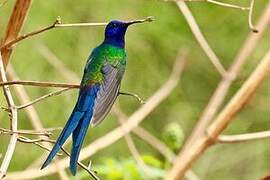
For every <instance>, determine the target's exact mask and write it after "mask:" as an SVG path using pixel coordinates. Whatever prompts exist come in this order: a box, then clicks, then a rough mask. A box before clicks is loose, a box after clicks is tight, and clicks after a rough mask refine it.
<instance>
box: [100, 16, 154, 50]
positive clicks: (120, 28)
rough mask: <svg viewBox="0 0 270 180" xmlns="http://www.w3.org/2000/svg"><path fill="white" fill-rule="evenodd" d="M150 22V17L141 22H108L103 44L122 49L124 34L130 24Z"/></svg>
mask: <svg viewBox="0 0 270 180" xmlns="http://www.w3.org/2000/svg"><path fill="white" fill-rule="evenodd" d="M152 20H153V18H152V17H149V18H146V19H143V20H134V21H128V22H125V21H119V20H113V21H111V22H109V24H108V25H107V26H106V29H105V40H104V42H105V43H108V44H111V45H115V46H118V47H122V48H124V46H125V34H126V31H127V28H128V27H129V26H130V25H132V24H136V23H143V22H146V21H152Z"/></svg>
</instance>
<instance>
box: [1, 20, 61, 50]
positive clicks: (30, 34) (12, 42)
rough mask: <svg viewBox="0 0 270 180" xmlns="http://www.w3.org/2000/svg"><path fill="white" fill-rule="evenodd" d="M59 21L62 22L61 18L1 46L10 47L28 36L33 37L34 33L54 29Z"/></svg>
mask: <svg viewBox="0 0 270 180" xmlns="http://www.w3.org/2000/svg"><path fill="white" fill-rule="evenodd" d="M59 23H60V21H59V19H56V20H55V22H53V24H51V25H49V26H47V27H45V28H42V29H39V30H36V31H33V32H30V33H28V34H24V35H21V36H18V37H16V38H15V39H13V40H11V41H8V42H7V43H5V44H3V45H2V46H1V47H0V49H3V48H10V47H11V46H12V45H14V44H16V43H18V42H19V41H22V40H24V39H26V38H29V37H31V36H34V35H36V34H40V33H42V32H44V31H48V30H50V29H52V28H55V27H56V24H59Z"/></svg>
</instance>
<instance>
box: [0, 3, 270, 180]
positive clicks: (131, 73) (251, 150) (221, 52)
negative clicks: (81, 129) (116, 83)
mask: <svg viewBox="0 0 270 180" xmlns="http://www.w3.org/2000/svg"><path fill="white" fill-rule="evenodd" d="M14 2H15V1H14V0H10V1H8V3H7V4H6V5H5V6H4V7H2V8H1V9H0V32H1V37H3V35H4V32H5V27H6V24H7V22H8V18H9V16H10V13H11V11H12V7H13V4H14ZM226 2H232V3H235V4H237V3H238V4H239V5H244V6H248V4H249V1H248V0H244V1H240V0H236V1H232V0H231V1H226ZM268 2H269V1H267V0H264V1H263V0H262V1H256V3H255V9H254V17H253V19H254V21H255V22H256V20H257V18H258V17H259V15H260V14H261V13H262V11H263V9H264V7H265V6H266V4H267V3H268ZM188 5H189V7H190V8H191V10H192V12H193V15H194V16H195V18H196V20H197V22H198V24H199V26H200V28H201V30H202V32H203V34H204V35H205V36H206V38H207V40H208V41H209V44H210V46H211V47H213V49H214V51H215V52H216V54H217V55H218V57H220V59H221V61H222V64H223V65H224V66H225V67H226V68H227V67H229V65H230V63H231V62H232V60H233V58H234V57H235V55H236V53H237V52H238V50H239V48H240V47H241V45H242V43H243V42H244V40H245V38H246V36H247V35H248V33H249V32H250V30H249V28H248V21H247V20H248V13H247V12H245V11H240V10H235V9H230V8H224V7H220V6H216V5H212V4H208V3H204V2H193V3H188ZM149 15H151V16H155V18H156V21H154V22H153V23H147V24H143V25H138V26H134V27H132V28H130V29H129V30H128V32H127V36H126V49H127V52H128V67H127V71H126V74H125V77H124V80H123V83H122V90H125V91H129V92H134V93H137V94H139V95H141V96H142V97H143V98H144V99H147V98H148V97H150V96H151V95H152V94H153V93H154V92H155V91H156V90H157V89H158V88H159V87H160V86H162V84H163V83H164V82H165V81H166V79H167V78H168V76H169V74H170V72H171V69H172V66H173V63H174V60H175V58H176V55H177V52H178V51H179V49H183V48H185V49H188V50H189V54H188V64H187V66H186V68H185V71H184V73H183V76H182V79H181V82H180V83H179V85H178V86H177V88H176V89H175V90H174V91H173V93H172V94H171V95H170V96H169V98H168V99H166V100H165V101H164V102H162V103H161V105H160V106H159V107H158V108H156V109H155V110H154V111H153V112H152V113H151V114H150V115H149V116H148V117H147V118H146V119H145V120H144V121H143V123H142V124H141V125H142V126H143V127H144V128H146V129H147V130H149V131H150V132H151V133H153V134H154V135H155V136H156V137H158V138H159V139H160V140H162V141H163V142H164V143H166V144H167V145H168V146H169V147H170V148H171V149H172V150H173V151H174V152H179V150H180V149H181V146H182V143H183V140H184V138H187V136H188V135H189V133H190V132H191V130H192V127H193V126H194V124H195V123H196V121H197V119H198V118H199V116H200V114H201V112H202V110H203V109H204V107H205V105H206V104H207V102H208V100H209V98H210V97H211V95H212V93H213V91H214V89H215V87H216V86H217V83H218V82H219V80H220V76H219V74H218V72H217V71H216V70H215V68H214V67H213V66H212V64H211V63H210V61H209V60H208V58H207V57H206V55H205V54H204V52H203V51H202V49H201V48H200V47H199V45H198V44H197V42H196V40H195V39H194V37H193V35H192V33H191V31H190V29H189V27H188V25H187V23H186V21H185V19H184V18H183V16H182V14H181V13H180V11H179V9H178V8H177V6H176V5H175V4H174V3H166V2H163V1H157V0H136V1H135V0H118V1H111V0H92V1H89V0H77V1H74V0H65V1H60V0H58V1H38V0H35V1H33V4H32V7H31V10H30V13H29V15H28V18H27V20H26V22H25V25H24V28H23V31H22V32H23V33H26V32H30V31H33V30H35V29H37V28H40V27H44V26H46V25H49V24H51V23H52V22H53V21H54V20H55V19H56V17H57V16H61V18H62V22H63V23H74V22H104V21H109V20H112V19H123V20H129V19H136V18H143V17H146V16H149ZM103 33H104V27H86V28H59V29H53V30H50V31H48V32H46V33H42V34H40V35H37V36H34V37H32V38H31V39H28V40H25V41H22V42H20V43H19V44H18V45H17V46H16V48H15V50H14V52H13V55H12V58H11V64H12V65H13V66H14V69H15V70H16V72H17V74H18V76H19V78H20V79H23V80H40V81H55V82H67V80H66V79H65V78H64V77H62V76H61V75H60V73H59V72H58V70H57V69H55V68H53V67H52V66H51V65H50V64H49V63H48V62H47V61H46V59H45V58H44V57H43V56H42V55H41V54H40V52H39V51H38V48H39V47H40V45H45V46H47V47H48V48H49V49H50V50H51V51H52V52H53V53H54V54H55V55H56V56H57V57H58V58H59V59H61V61H62V62H63V63H64V64H65V65H66V66H68V67H69V68H70V69H71V70H72V71H74V72H75V73H76V74H78V75H79V76H81V75H82V72H83V67H84V65H85V62H86V59H87V57H88V55H89V53H90V51H91V50H92V49H93V48H94V47H95V46H97V45H98V44H99V43H101V41H102V40H103ZM269 38H270V30H269V28H268V30H267V31H266V33H265V35H264V38H262V40H261V41H260V43H259V44H258V46H257V48H256V50H255V51H254V53H252V55H251V57H250V58H249V60H248V63H247V64H246V65H245V66H244V67H243V70H242V71H241V75H240V78H239V79H237V80H236V81H235V83H234V84H233V86H232V88H231V89H230V92H229V94H228V96H227V99H226V100H228V99H229V98H230V97H231V96H232V95H233V94H234V93H235V92H236V91H237V89H238V88H239V87H240V86H241V85H242V83H243V82H244V80H245V79H246V78H247V77H248V75H249V73H250V72H251V71H252V69H253V68H254V67H255V66H256V65H257V64H258V61H259V60H260V59H261V58H262V57H263V55H264V54H265V52H266V51H267V50H268V49H269ZM26 89H27V92H28V93H29V95H30V97H31V98H32V99H34V98H36V97H39V96H41V95H43V94H46V93H49V92H51V91H52V90H53V89H50V88H36V87H27V88H26ZM76 97H77V91H76V90H72V91H69V92H67V93H65V94H64V95H61V96H57V97H53V98H50V99H47V100H46V101H43V102H41V103H38V104H36V105H35V108H36V109H37V111H38V114H39V116H40V118H41V120H42V122H43V124H44V126H45V127H62V126H63V125H64V123H65V121H66V120H67V118H68V117H69V115H70V112H71V111H72V108H73V106H74V103H75V101H76ZM15 99H16V98H15ZM0 100H1V106H5V101H4V97H3V95H2V93H1V96H0ZM16 102H17V104H19V103H18V100H17V99H16ZM119 102H120V106H121V107H122V109H123V111H124V112H125V113H127V114H132V112H134V111H135V110H136V109H137V108H138V107H139V106H140V105H139V104H138V102H137V101H135V100H134V99H132V98H129V97H120V98H119ZM269 105H270V80H269V79H268V80H266V81H265V82H264V84H263V86H262V87H261V88H260V90H259V91H258V92H257V93H256V95H255V96H254V97H253V98H252V99H251V100H250V101H249V103H248V104H247V105H246V107H245V108H244V110H243V111H241V113H240V114H239V115H238V116H237V117H236V118H235V120H234V121H233V123H232V124H230V126H229V127H228V128H227V129H226V131H225V133H226V134H239V133H246V132H254V131H261V130H268V129H270V123H269V117H270V112H269V107H270V106H269ZM8 122H9V121H8V117H7V114H6V113H5V112H4V111H1V112H0V126H1V127H6V128H7V127H8V124H9V123H8ZM117 126H118V122H117V120H116V118H115V117H114V116H112V115H109V116H108V117H107V118H106V120H105V121H104V122H103V123H102V124H101V125H100V126H98V127H97V128H93V129H90V130H89V133H88V135H87V139H86V141H85V143H84V145H86V144H89V143H91V142H92V141H94V140H95V139H96V138H98V137H101V136H102V135H104V134H106V132H109V131H110V130H112V129H114V128H115V127H117ZM19 128H20V129H32V126H31V124H30V121H29V119H28V117H27V116H26V114H25V113H24V112H23V111H20V113H19ZM58 133H59V132H58V131H57V133H56V134H55V136H54V137H56V135H57V134H58ZM132 137H133V140H134V141H135V144H136V147H137V148H138V150H139V152H140V154H141V156H142V158H143V159H144V161H145V163H147V164H148V165H150V166H151V167H152V174H153V175H152V177H149V176H146V175H145V174H144V172H143V171H142V170H141V169H140V168H139V167H138V165H137V163H136V161H135V160H134V159H133V157H132V156H131V155H130V152H129V150H128V148H127V145H126V143H125V141H124V140H123V139H121V140H119V141H117V142H116V143H114V144H113V145H111V146H109V147H107V148H106V149H104V150H102V151H100V152H98V153H96V154H95V155H94V156H92V157H91V160H92V163H93V169H95V170H97V171H98V172H99V175H100V176H101V177H103V178H105V179H162V177H164V174H165V173H166V171H167V170H168V169H169V167H170V164H169V163H168V162H167V161H166V159H165V158H164V157H163V156H162V155H160V154H159V153H158V152H157V151H156V150H154V149H153V148H151V147H150V146H149V145H147V144H146V143H145V142H143V141H142V140H141V139H139V138H137V137H136V136H134V135H132ZM8 140H9V137H8V136H7V135H1V136H0V142H1V145H0V154H3V153H4V152H5V151H6V145H7V143H8ZM269 144H270V140H262V141H257V142H249V143H240V144H233V145H216V146H213V147H211V148H210V149H209V150H207V151H206V153H204V154H203V156H202V157H201V158H200V159H199V160H198V161H197V162H196V163H195V164H194V166H193V170H194V172H195V173H196V174H197V175H198V176H199V177H200V178H201V179H203V180H208V179H211V180H212V179H218V180H229V179H246V180H253V179H258V178H260V177H262V176H263V175H265V174H267V173H268V172H270V163H269V161H270V158H269V157H270V156H269V154H270V146H269ZM43 152H44V150H42V149H40V148H38V147H36V146H34V145H31V144H21V143H18V145H17V147H16V152H15V155H14V157H13V159H12V162H11V165H10V167H9V171H18V170H23V169H25V168H26V167H27V166H28V165H29V164H30V163H31V162H33V161H34V160H35V159H37V158H38V157H40V156H41V155H42V154H43ZM88 160H89V158H88ZM0 161H1V159H0ZM85 162H87V161H85ZM69 175H70V174H69ZM87 178H88V174H86V173H85V172H84V171H83V170H81V171H80V173H79V175H78V176H77V177H76V178H75V179H87ZM41 179H48V177H46V178H41ZM50 179H58V176H56V175H53V176H50Z"/></svg>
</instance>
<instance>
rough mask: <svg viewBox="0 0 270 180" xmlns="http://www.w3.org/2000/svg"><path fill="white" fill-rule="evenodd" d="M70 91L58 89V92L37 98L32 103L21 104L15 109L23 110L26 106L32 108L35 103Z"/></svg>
mask: <svg viewBox="0 0 270 180" xmlns="http://www.w3.org/2000/svg"><path fill="white" fill-rule="evenodd" d="M70 89H71V88H64V89H60V90H57V91H54V92H51V93H49V94H46V95H44V96H41V97H39V98H37V99H35V100H33V101H30V102H28V103H25V104H23V105H20V106H17V109H24V108H26V107H28V106H32V105H33V104H36V103H38V102H40V101H43V100H45V99H47V98H49V97H53V96H57V95H60V94H62V93H63V92H66V91H68V90H70Z"/></svg>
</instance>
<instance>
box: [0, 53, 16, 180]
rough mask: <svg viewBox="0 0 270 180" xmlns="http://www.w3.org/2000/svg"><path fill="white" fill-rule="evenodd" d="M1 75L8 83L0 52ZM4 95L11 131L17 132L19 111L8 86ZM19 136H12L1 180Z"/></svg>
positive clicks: (0, 173)
mask: <svg viewBox="0 0 270 180" xmlns="http://www.w3.org/2000/svg"><path fill="white" fill-rule="evenodd" d="M0 73H1V79H2V81H3V82H5V81H7V77H6V73H5V67H4V63H3V60H2V55H1V52H0ZM3 91H4V95H5V98H6V101H7V104H8V107H9V109H10V113H11V117H10V129H11V131H17V109H16V107H15V103H14V101H13V98H12V95H11V92H10V90H9V87H8V86H4V87H3ZM17 138H18V134H12V135H11V138H10V141H9V144H8V148H7V151H6V154H5V157H4V159H3V161H2V164H1V167H0V179H3V178H4V177H5V175H6V172H7V169H8V166H9V164H10V161H11V159H12V156H13V153H14V151H15V147H16V142H17Z"/></svg>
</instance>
